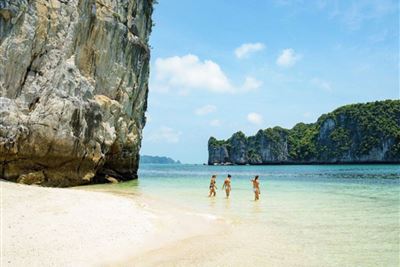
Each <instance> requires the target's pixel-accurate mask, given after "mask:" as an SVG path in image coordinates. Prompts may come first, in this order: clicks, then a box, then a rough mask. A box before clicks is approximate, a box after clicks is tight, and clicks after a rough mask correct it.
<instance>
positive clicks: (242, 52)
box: [235, 43, 265, 59]
mask: <svg viewBox="0 0 400 267" xmlns="http://www.w3.org/2000/svg"><path fill="white" fill-rule="evenodd" d="M264 48H265V45H264V44H263V43H247V44H242V45H241V46H239V47H238V48H236V49H235V55H236V57H237V58H239V59H242V58H246V57H249V56H250V55H251V54H253V53H255V52H258V51H261V50H263V49H264Z"/></svg>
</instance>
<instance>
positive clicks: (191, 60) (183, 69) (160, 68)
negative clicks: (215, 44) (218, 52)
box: [152, 54, 233, 93]
mask: <svg viewBox="0 0 400 267" xmlns="http://www.w3.org/2000/svg"><path fill="white" fill-rule="evenodd" d="M171 88H177V89H179V90H180V91H182V92H185V91H188V90H191V89H202V90H208V91H211V92H217V93H226V92H232V91H233V86H232V85H231V83H230V81H229V79H228V78H227V76H226V75H225V73H224V72H223V71H222V70H221V68H220V66H219V65H218V64H217V63H215V62H213V61H211V60H204V61H201V60H200V59H199V58H198V57H197V56H195V55H191V54H188V55H185V56H182V57H180V56H174V57H168V58H157V59H156V61H155V81H154V84H153V85H152V89H154V90H156V91H161V92H167V91H169V90H170V89H171Z"/></svg>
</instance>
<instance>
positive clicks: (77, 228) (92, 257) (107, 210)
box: [0, 181, 218, 266]
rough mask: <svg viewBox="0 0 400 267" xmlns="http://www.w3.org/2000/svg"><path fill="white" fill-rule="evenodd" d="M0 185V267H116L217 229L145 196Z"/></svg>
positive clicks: (211, 221)
mask: <svg viewBox="0 0 400 267" xmlns="http://www.w3.org/2000/svg"><path fill="white" fill-rule="evenodd" d="M0 185H1V266H115V265H120V264H123V262H125V259H131V258H132V257H134V256H135V255H138V256H139V255H141V254H143V253H146V252H148V251H151V250H154V249H158V248H160V247H163V246H167V245H169V244H172V243H174V242H175V241H178V240H183V239H186V238H190V237H193V236H196V235H199V234H202V233H210V230H209V229H210V227H211V226H215V225H216V224H218V223H217V221H216V220H214V218H212V217H211V218H210V217H207V216H202V215H200V214H192V213H190V212H185V211H184V212H182V210H179V209H178V208H176V207H173V206H172V205H168V204H165V203H162V202H161V201H157V200H155V199H151V198H148V197H145V196H142V195H129V196H118V195H114V194H111V193H105V192H92V191H87V190H81V189H79V190H77V189H76V188H70V189H61V188H43V187H37V186H27V185H20V184H15V183H9V182H4V181H1V182H0ZM177 214H179V216H176V215H177ZM213 228H214V229H216V228H215V227H213Z"/></svg>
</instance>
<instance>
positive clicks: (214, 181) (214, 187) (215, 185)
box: [208, 175, 217, 197]
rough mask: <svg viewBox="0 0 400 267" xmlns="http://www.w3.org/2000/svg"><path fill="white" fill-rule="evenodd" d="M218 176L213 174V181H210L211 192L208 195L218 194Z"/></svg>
mask: <svg viewBox="0 0 400 267" xmlns="http://www.w3.org/2000/svg"><path fill="white" fill-rule="evenodd" d="M216 179H217V176H216V175H213V176H211V181H210V194H209V195H208V197H211V196H214V197H215V195H216V194H217V192H216V189H217V184H216V183H217V181H216Z"/></svg>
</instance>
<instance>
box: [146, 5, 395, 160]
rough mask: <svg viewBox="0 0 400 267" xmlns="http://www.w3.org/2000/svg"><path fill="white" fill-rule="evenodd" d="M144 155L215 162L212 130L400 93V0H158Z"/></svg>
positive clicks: (246, 127)
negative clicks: (211, 152) (211, 156)
mask: <svg viewBox="0 0 400 267" xmlns="http://www.w3.org/2000/svg"><path fill="white" fill-rule="evenodd" d="M159 2H160V3H159V4H157V5H156V6H155V12H154V16H153V19H154V23H155V27H154V28H153V32H152V36H151V39H150V44H151V47H152V59H151V75H150V94H149V109H148V112H147V117H148V122H147V125H146V127H145V130H144V139H143V145H142V154H148V155H162V156H170V157H172V158H174V159H179V160H181V161H182V162H185V163H203V162H207V157H208V154H207V141H208V138H209V137H210V136H214V137H216V138H224V139H225V138H228V137H229V136H231V135H232V134H233V133H234V132H236V131H239V130H241V131H243V132H244V133H245V134H246V135H252V134H255V133H256V132H257V130H258V129H264V128H268V127H273V126H276V125H279V126H282V127H287V128H291V127H293V125H295V124H296V123H297V122H314V121H315V120H316V119H317V118H318V117H319V116H320V115H321V114H323V113H326V112H329V111H332V110H333V109H335V108H336V107H339V106H341V105H345V104H350V103H356V102H367V101H374V100H382V99H395V98H399V88H398V86H399V65H398V62H399V23H398V21H399V9H398V8H399V7H398V3H397V1H396V0H365V1H363V0H359V1H353V0H343V1H339V0H337V1H335V0H330V1H328V0H326V1H323V0H320V1H318V0H316V1H311V0H292V1H291V0H270V1H269V0H235V1H228V0H201V1H198V0H159Z"/></svg>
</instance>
